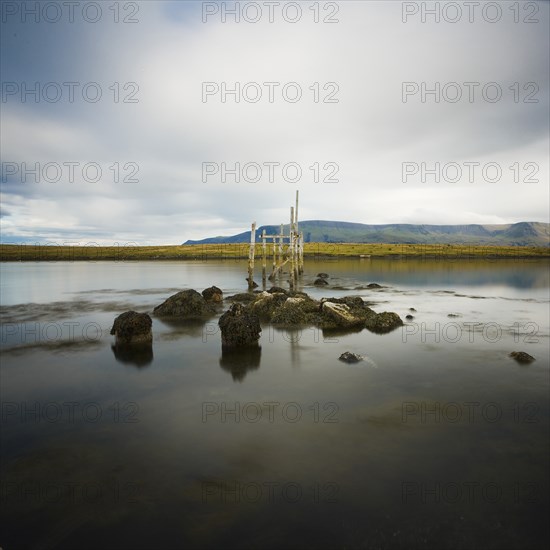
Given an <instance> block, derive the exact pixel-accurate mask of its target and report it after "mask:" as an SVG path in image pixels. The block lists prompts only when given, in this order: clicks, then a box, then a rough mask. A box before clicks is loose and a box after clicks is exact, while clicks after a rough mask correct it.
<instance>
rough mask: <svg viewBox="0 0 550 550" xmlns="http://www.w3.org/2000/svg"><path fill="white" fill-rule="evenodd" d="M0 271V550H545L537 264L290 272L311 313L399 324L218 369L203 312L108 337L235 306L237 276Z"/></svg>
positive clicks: (236, 266) (542, 286) (341, 266)
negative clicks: (129, 318)
mask: <svg viewBox="0 0 550 550" xmlns="http://www.w3.org/2000/svg"><path fill="white" fill-rule="evenodd" d="M0 269H1V303H2V327H1V328H2V332H1V348H2V367H1V400H2V446H1V449H2V450H1V453H2V454H1V466H2V494H1V497H2V504H3V506H2V532H3V540H2V547H3V548H44V549H46V548H62V549H65V548H66V549H73V548H98V547H101V548H128V549H129V548H132V549H139V548H144V549H145V548H168V549H170V548H220V547H230V548H275V547H277V548H383V549H385V548H442V549H445V548H472V549H474V548H475V549H477V548H484V549H485V548H489V549H491V548H494V549H497V548H499V549H500V548H502V549H509V548H546V546H547V544H548V542H549V533H548V527H547V525H546V524H547V521H546V520H547V516H548V510H549V506H548V486H549V484H548V469H547V465H548V457H549V445H548V430H549V407H548V387H549V376H548V373H549V333H550V321H549V307H548V306H549V303H550V300H549V288H550V277H549V265H548V262H547V261H540V260H538V261H525V260H498V261H488V260H461V261H438V260H431V261H426V260H377V259H364V260H345V261H344V260H338V261H326V262H321V261H310V262H306V273H305V274H304V278H303V290H305V291H306V292H308V293H309V294H311V295H312V296H314V297H317V298H320V297H322V296H342V295H350V294H358V295H361V296H362V297H363V298H364V299H365V300H367V301H369V302H371V303H372V304H373V305H372V308H373V309H375V310H376V311H395V312H397V313H398V314H399V315H400V316H401V317H402V318H403V319H405V316H406V315H408V314H410V315H413V317H414V319H412V320H410V321H407V323H406V324H405V326H404V327H403V328H402V329H399V330H396V331H394V332H392V333H390V334H386V335H375V334H372V333H370V332H368V331H366V330H363V331H360V332H352V333H347V334H334V333H331V334H328V333H323V331H320V330H317V329H302V330H294V331H287V330H279V329H277V328H274V327H271V326H267V325H266V326H264V327H263V333H262V337H261V340H260V345H261V350H259V351H255V352H246V353H243V354H237V355H229V356H228V355H227V354H222V351H221V343H220V334H219V332H218V330H217V318H216V317H214V318H213V319H212V320H211V321H209V322H208V323H206V324H197V323H191V324H189V323H167V322H166V321H160V320H158V319H154V320H153V331H154V341H153V346H152V350H149V351H147V350H146V351H145V352H144V351H140V352H139V353H135V354H132V353H127V352H124V351H120V350H116V349H113V347H112V344H113V337H111V336H110V335H109V330H110V327H111V325H112V322H113V320H114V318H115V317H116V316H117V315H118V314H120V313H122V312H124V311H126V310H128V309H135V310H138V311H146V312H151V311H152V309H153V307H155V306H156V305H158V304H160V303H161V302H162V301H163V300H164V299H166V298H167V297H168V296H170V295H171V294H174V293H175V292H177V291H179V290H182V289H186V288H194V289H196V290H199V291H201V290H202V289H203V288H206V287H208V286H211V285H216V286H219V287H220V288H221V289H222V290H223V291H224V294H225V295H230V294H232V293H236V292H242V291H243V290H245V284H246V282H245V280H244V278H245V276H246V264H245V263H244V262H242V261H233V260H228V261H203V262H200V261H189V262H96V263H92V262H82V263H78V262H74V263H70V262H51V263H32V262H29V263H4V264H2V265H1V266H0ZM317 272H327V273H329V275H330V279H329V281H330V285H329V286H328V287H323V288H319V287H314V286H313V284H312V283H313V281H314V279H315V276H316V274H317ZM372 282H376V283H378V284H380V285H382V288H380V289H368V288H367V285H368V284H369V283H372ZM277 284H279V285H281V286H286V285H287V281H286V278H285V277H283V279H282V280H281V281H279V282H278V283H277ZM410 308H414V309H415V310H416V311H415V312H411V311H410V310H409V309H410ZM449 315H452V316H451V317H449ZM515 350H516V351H526V352H528V353H530V354H531V355H532V356H534V357H535V358H536V361H535V362H533V363H531V364H529V365H520V364H518V363H517V362H515V361H514V360H512V359H510V358H509V357H508V354H509V353H510V352H511V351H515ZM344 351H352V352H356V353H359V354H361V355H363V356H364V357H365V360H364V361H362V362H360V363H357V364H355V365H347V364H344V363H342V362H340V361H338V357H339V356H340V354H341V353H343V352H344Z"/></svg>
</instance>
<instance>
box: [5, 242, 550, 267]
mask: <svg viewBox="0 0 550 550" xmlns="http://www.w3.org/2000/svg"><path fill="white" fill-rule="evenodd" d="M248 249H249V245H248V244H244V243H243V244H201V245H181V246H108V247H100V246H57V245H9V244H2V245H0V261H2V262H9V261H49V262H52V261H130V260H209V259H212V260H213V259H237V258H243V259H244V258H248ZM261 253H262V249H261V245H260V244H256V248H255V254H256V258H257V259H258V260H259V259H260V258H261ZM369 256H370V257H419V258H431V257H433V258H449V259H451V258H453V259H455V258H456V259H458V258H472V257H474V258H476V257H477V258H484V257H491V258H526V257H530V258H537V257H538V258H550V249H549V248H547V247H525V246H507V247H503V246H488V245H481V246H479V245H473V244H463V245H456V244H453V245H447V244H445V245H425V244H416V245H415V244H368V243H365V244H349V243H346V244H338V243H305V245H304V258H306V259H307V258H308V257H309V258H311V257H346V258H353V257H356V258H360V257H369ZM271 258H272V248H271V247H270V246H268V262H269V261H270V259H271Z"/></svg>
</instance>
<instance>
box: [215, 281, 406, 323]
mask: <svg viewBox="0 0 550 550" xmlns="http://www.w3.org/2000/svg"><path fill="white" fill-rule="evenodd" d="M227 300H231V301H234V302H235V303H236V304H239V305H240V306H241V308H242V311H244V312H247V313H250V314H252V315H254V316H255V317H257V318H258V319H260V320H261V321H263V322H267V323H272V324H274V325H279V326H282V327H288V328H292V327H300V326H308V325H310V326H311V325H312V326H317V327H319V328H322V329H323V330H329V331H330V330H344V331H346V330H347V331H349V330H359V331H360V330H362V329H363V328H365V327H366V328H367V329H369V330H371V331H372V332H378V333H385V332H390V331H391V330H393V329H395V328H397V327H398V326H401V325H402V324H403V321H402V320H401V318H400V317H399V315H397V314H396V313H388V312H384V313H380V314H378V313H376V312H375V311H373V310H372V309H371V308H370V307H368V306H367V304H366V303H365V301H364V300H363V298H362V297H361V296H345V297H342V298H323V299H321V300H320V301H319V300H314V299H313V298H311V297H310V296H308V295H307V294H306V293H305V292H294V291H286V290H284V289H282V288H279V287H274V288H272V289H270V291H266V292H253V293H243V294H236V295H235V296H231V297H229V298H227ZM220 326H221V325H220Z"/></svg>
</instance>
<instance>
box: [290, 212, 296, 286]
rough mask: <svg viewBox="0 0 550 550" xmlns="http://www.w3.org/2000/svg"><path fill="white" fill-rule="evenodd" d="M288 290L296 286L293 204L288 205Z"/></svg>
mask: <svg viewBox="0 0 550 550" xmlns="http://www.w3.org/2000/svg"><path fill="white" fill-rule="evenodd" d="M289 253H290V290H294V287H295V286H296V254H295V250H294V206H291V207H290V239H289Z"/></svg>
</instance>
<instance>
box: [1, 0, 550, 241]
mask: <svg viewBox="0 0 550 550" xmlns="http://www.w3.org/2000/svg"><path fill="white" fill-rule="evenodd" d="M36 7H38V11H37V12H36V11H35V10H36ZM437 7H439V9H437ZM234 8H237V10H238V13H239V21H236V15H235V14H234V13H232V10H233V9H234ZM434 8H435V9H436V11H437V13H435V14H434V13H430V12H431V11H433V10H434ZM73 10H74V11H73ZM1 26H2V28H1V30H2V33H1V34H2V37H1V49H2V52H1V63H2V64H1V77H2V103H1V161H2V179H1V182H2V183H1V191H2V203H1V224H2V225H1V229H2V241H3V242H29V241H32V242H46V241H53V242H57V243H63V242H66V243H69V242H70V243H80V244H86V243H88V242H96V243H101V244H105V245H108V244H113V243H114V242H122V241H124V242H130V241H131V242H134V243H137V244H142V245H146V244H179V243H181V242H183V241H185V240H187V239H200V238H204V237H208V236H214V235H223V234H233V233H236V232H240V231H244V230H246V229H247V228H248V227H249V226H250V223H251V222H252V221H257V222H258V224H278V223H281V222H287V220H288V217H289V206H290V205H291V204H292V202H293V199H294V193H295V190H296V189H299V190H300V198H301V211H300V218H301V219H302V220H306V219H326V220H344V221H353V222H363V223H421V224H467V223H481V224H490V223H512V222H517V221H542V222H548V221H549V204H550V196H549V158H548V156H549V147H550V144H549V100H548V90H549V66H550V63H549V52H550V44H549V3H548V2H546V1H541V2H519V4H518V3H517V2H489V3H487V2H479V3H469V4H468V3H463V2H439V3H438V4H437V5H436V3H435V2H398V1H386V2H376V1H358V0H354V1H339V2H323V1H319V2H309V1H301V2H285V1H283V0H280V1H279V2H278V3H271V4H268V3H266V2H239V3H237V6H235V3H234V2H188V1H178V2H164V1H162V0H160V1H159V0H155V1H140V2H112V1H109V2H88V3H79V4H78V5H76V6H72V7H71V6H70V5H67V3H64V2H61V1H60V2H35V1H29V2H2V23H1ZM266 83H267V84H266ZM231 90H233V91H234V92H235V90H236V92H235V93H224V92H231ZM237 163H238V165H239V167H240V171H239V172H240V176H239V181H236V177H235V174H234V173H232V171H233V170H234V169H235V168H236V164H237ZM98 169H99V170H98ZM33 171H34V172H33ZM300 172H301V173H300Z"/></svg>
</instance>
